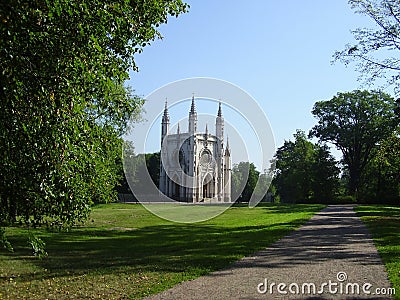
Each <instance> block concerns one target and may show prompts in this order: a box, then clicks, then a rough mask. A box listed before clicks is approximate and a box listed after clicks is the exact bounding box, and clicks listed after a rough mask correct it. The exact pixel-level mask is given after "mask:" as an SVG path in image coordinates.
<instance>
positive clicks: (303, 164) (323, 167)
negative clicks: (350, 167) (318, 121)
mask: <svg viewBox="0 0 400 300" xmlns="http://www.w3.org/2000/svg"><path fill="white" fill-rule="evenodd" d="M294 138H295V141H294V142H293V141H285V142H284V144H283V146H282V147H280V148H278V150H277V151H276V154H275V156H274V160H275V164H276V169H275V173H276V174H275V178H274V180H273V185H274V186H275V187H276V189H277V193H278V195H279V197H280V199H281V201H282V202H290V203H295V202H300V203H309V202H329V201H331V200H332V199H333V198H334V196H335V191H336V189H337V184H338V174H339V169H338V167H337V164H336V161H335V159H334V158H333V157H332V155H331V154H330V153H329V150H328V148H327V146H320V145H315V144H313V143H312V142H310V141H309V140H307V137H306V135H305V133H304V132H303V131H301V130H297V132H296V133H295V134H294Z"/></svg>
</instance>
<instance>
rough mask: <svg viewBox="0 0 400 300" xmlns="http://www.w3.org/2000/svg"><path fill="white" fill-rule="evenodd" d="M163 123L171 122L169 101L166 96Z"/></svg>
mask: <svg viewBox="0 0 400 300" xmlns="http://www.w3.org/2000/svg"><path fill="white" fill-rule="evenodd" d="M162 121H163V123H167V122H168V123H169V113H168V102H167V98H165V107H164V115H163V117H162Z"/></svg>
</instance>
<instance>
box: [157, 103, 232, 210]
mask: <svg viewBox="0 0 400 300" xmlns="http://www.w3.org/2000/svg"><path fill="white" fill-rule="evenodd" d="M169 126H170V120H169V113H168V107H167V102H165V109H164V114H163V116H162V121H161V162H160V163H161V165H160V185H159V189H160V191H161V192H162V193H163V194H165V195H166V196H168V197H170V198H172V199H174V200H177V201H182V202H231V154H230V149H229V142H228V141H227V143H226V146H225V145H224V118H223V117H222V110H221V103H219V108H218V113H217V116H216V120H215V135H213V134H210V133H209V132H208V129H207V126H206V129H205V132H204V133H200V132H198V131H197V112H196V106H195V99H194V96H193V97H192V105H191V108H190V112H189V126H188V132H181V131H180V127H179V124H178V129H177V132H176V133H175V134H171V133H170V132H169Z"/></svg>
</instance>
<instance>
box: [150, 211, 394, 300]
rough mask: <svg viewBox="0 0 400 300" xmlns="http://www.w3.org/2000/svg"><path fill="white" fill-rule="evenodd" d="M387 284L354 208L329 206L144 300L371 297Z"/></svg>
mask: <svg viewBox="0 0 400 300" xmlns="http://www.w3.org/2000/svg"><path fill="white" fill-rule="evenodd" d="M265 283H267V284H265ZM273 283H275V285H273V286H272V288H271V284H273ZM281 283H282V285H281V286H280V289H281V290H280V291H278V285H279V284H281ZM283 284H286V286H284V285H283ZM313 284H314V285H315V292H314V290H313V288H314V287H313ZM368 284H369V285H368ZM357 286H358V287H359V293H357ZM297 287H298V289H299V290H298V291H297ZM346 287H347V288H346ZM390 287H391V285H390V282H389V281H388V279H387V274H386V271H385V268H384V266H383V264H382V261H381V259H380V257H379V255H378V252H377V250H376V248H375V246H374V244H373V242H372V239H371V236H370V234H369V232H368V230H367V228H366V227H365V226H364V225H363V223H362V222H361V220H360V219H359V218H358V217H357V216H356V214H355V213H354V210H353V207H351V206H328V207H327V208H325V209H323V210H322V211H320V212H319V213H318V214H316V215H315V216H314V217H312V218H311V219H310V221H309V222H308V223H307V224H305V225H304V226H302V227H300V228H299V229H298V230H296V231H294V232H293V233H292V234H291V235H289V236H287V237H285V238H283V239H281V240H279V241H278V242H276V243H274V244H273V245H271V246H270V247H268V248H267V249H265V250H263V251H260V252H258V253H256V254H254V256H251V257H245V258H243V259H242V260H239V261H238V262H236V263H234V264H233V265H231V266H230V267H229V268H227V269H224V270H221V271H217V272H214V273H211V274H209V275H207V276H203V277H200V278H197V279H195V280H192V281H187V282H183V283H181V284H178V285H177V286H175V287H173V288H172V289H169V290H166V291H164V292H162V293H160V294H157V295H153V296H150V297H148V298H146V299H174V300H177V299H185V300H190V299H355V298H357V299H375V298H379V297H378V295H376V289H377V288H385V289H387V288H390ZM363 288H364V290H363ZM353 289H354V292H353ZM321 290H323V292H322V293H321ZM346 290H347V293H346ZM335 291H336V292H335ZM281 292H286V294H282V293H281ZM368 292H369V293H370V294H368ZM378 292H379V291H378ZM399 292H400V291H399ZM380 297H381V299H382V298H383V299H391V298H390V296H380Z"/></svg>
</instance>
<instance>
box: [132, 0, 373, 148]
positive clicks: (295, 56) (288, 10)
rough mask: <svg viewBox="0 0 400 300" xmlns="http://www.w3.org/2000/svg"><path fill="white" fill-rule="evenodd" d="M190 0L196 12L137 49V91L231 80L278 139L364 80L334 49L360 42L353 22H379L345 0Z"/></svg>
mask: <svg viewBox="0 0 400 300" xmlns="http://www.w3.org/2000/svg"><path fill="white" fill-rule="evenodd" d="M186 2H188V3H189V4H190V6H191V7H190V10H189V12H188V13H187V14H184V15H181V16H179V17H178V18H170V19H169V21H168V24H166V25H163V26H161V27H160V31H161V33H162V35H163V36H164V38H163V39H162V40H157V41H154V42H153V43H152V45H151V46H148V47H147V48H145V49H144V52H143V53H141V54H139V55H137V57H136V63H137V65H138V67H139V72H138V73H133V72H132V73H131V80H130V81H129V85H131V86H132V87H133V89H134V90H135V92H136V94H138V95H141V96H146V95H148V94H150V93H151V92H152V91H154V90H156V89H157V88H159V87H161V86H163V85H165V84H168V83H170V82H173V81H176V80H181V79H185V78H190V77H212V78H217V79H222V80H226V81H229V82H231V83H233V84H235V85H237V86H239V87H240V88H242V89H243V90H245V91H246V92H247V93H249V94H250V95H251V96H252V97H253V98H254V99H255V100H256V101H257V102H258V104H259V105H260V107H261V109H262V110H263V111H264V113H265V114H266V116H267V117H268V119H269V122H270V125H271V127H272V131H273V133H274V136H275V143H276V147H279V146H281V145H282V144H283V142H284V140H288V139H291V138H292V136H293V134H294V133H295V131H296V129H302V130H305V131H306V132H308V130H309V129H310V128H311V127H312V126H313V125H314V124H315V123H316V120H315V119H314V117H313V116H312V114H311V109H312V107H313V104H314V103H315V102H316V101H319V100H328V99H331V98H332V97H333V96H334V95H335V94H336V93H337V92H344V91H351V90H354V89H358V88H360V83H359V82H358V81H357V78H358V75H359V74H358V73H357V72H355V71H354V66H349V67H347V68H346V67H345V66H344V65H342V64H341V63H339V62H338V63H335V64H333V65H332V64H331V61H332V55H333V53H334V52H335V50H341V49H343V48H344V46H345V44H346V43H352V42H354V39H353V36H352V34H351V32H350V31H351V30H352V29H355V28H357V27H372V26H373V24H372V22H371V21H370V20H369V19H368V17H366V16H362V15H358V14H355V12H354V11H353V10H352V9H351V8H350V6H349V5H348V3H347V1H346V0H279V1H273V0H251V1H236V0H218V1H217V0H197V1H194V0H193V1H186ZM188 97H191V95H188ZM164 100H165V99H160V109H161V108H162V107H163V103H164ZM213 107H214V106H213ZM187 109H188V108H186V107H185V110H187ZM185 114H187V112H185ZM171 117H172V116H171ZM157 138H158V137H157ZM157 150H158V149H154V151H157Z"/></svg>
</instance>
